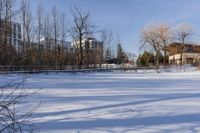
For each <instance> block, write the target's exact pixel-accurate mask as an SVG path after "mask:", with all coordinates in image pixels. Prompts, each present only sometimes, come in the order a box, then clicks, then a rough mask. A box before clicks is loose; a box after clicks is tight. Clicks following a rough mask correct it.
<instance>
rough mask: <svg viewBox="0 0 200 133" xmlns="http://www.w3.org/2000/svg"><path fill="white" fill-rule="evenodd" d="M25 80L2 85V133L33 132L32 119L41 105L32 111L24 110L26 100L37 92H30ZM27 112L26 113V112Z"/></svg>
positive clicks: (0, 89) (0, 111) (0, 109)
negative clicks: (25, 86) (23, 105)
mask: <svg viewBox="0 0 200 133" xmlns="http://www.w3.org/2000/svg"><path fill="white" fill-rule="evenodd" d="M24 83H25V80H24V79H23V80H22V81H14V82H13V83H11V82H8V83H4V84H1V85H0V114H1V115H0V132H1V133H4V132H7V133H18V132H19V133H23V132H33V130H34V126H33V125H32V124H31V122H30V119H29V118H30V117H31V116H32V114H33V113H34V111H35V110H36V109H37V108H38V107H39V105H40V104H38V105H36V106H35V107H33V106H32V107H33V108H30V109H27V110H26V109H23V110H22V103H23V104H24V100H25V98H26V97H27V96H28V95H30V94H34V93H35V92H28V90H27V89H25V88H24V87H23V86H24ZM25 110H26V111H25Z"/></svg>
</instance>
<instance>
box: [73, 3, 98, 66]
mask: <svg viewBox="0 0 200 133" xmlns="http://www.w3.org/2000/svg"><path fill="white" fill-rule="evenodd" d="M72 16H73V24H72V29H71V30H70V33H71V35H72V37H73V39H74V43H75V45H76V48H77V49H78V50H79V54H78V65H79V67H81V66H82V65H83V60H84V47H83V39H84V38H85V37H88V36H91V35H92V34H93V33H94V26H92V25H91V24H90V22H89V16H90V15H89V12H87V13H83V12H82V11H81V9H79V8H78V7H76V6H75V7H74V8H73V9H72Z"/></svg>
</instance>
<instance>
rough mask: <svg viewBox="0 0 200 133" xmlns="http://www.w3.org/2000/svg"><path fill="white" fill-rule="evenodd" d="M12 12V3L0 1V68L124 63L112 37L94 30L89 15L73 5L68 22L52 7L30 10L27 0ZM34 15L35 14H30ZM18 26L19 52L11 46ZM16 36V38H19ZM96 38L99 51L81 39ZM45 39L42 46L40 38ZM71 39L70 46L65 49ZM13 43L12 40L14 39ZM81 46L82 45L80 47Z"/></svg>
mask: <svg viewBox="0 0 200 133" xmlns="http://www.w3.org/2000/svg"><path fill="white" fill-rule="evenodd" d="M17 2H21V3H20V7H19V9H16V6H15V5H16V1H15V0H0V22H1V23H0V29H1V30H0V65H9V66H47V67H52V66H53V67H56V68H58V69H63V68H65V67H66V66H69V65H70V66H74V67H77V68H81V67H91V66H92V67H96V66H97V65H99V66H101V64H102V63H124V62H127V60H128V57H127V55H126V54H125V52H124V51H123V49H122V46H121V44H120V45H118V47H120V48H117V49H118V51H116V50H115V49H114V48H113V43H115V42H114V41H113V34H112V32H111V31H108V30H97V27H96V26H95V25H93V24H92V23H91V22H90V13H89V12H83V11H82V10H81V9H80V8H78V7H77V6H74V7H72V9H71V15H72V20H69V19H68V17H67V16H66V15H65V13H63V12H60V11H59V10H58V9H57V7H56V6H54V7H53V8H52V9H51V11H50V12H48V11H45V10H44V9H45V8H44V7H43V4H42V3H40V4H39V5H38V7H37V9H36V11H32V10H31V9H32V8H31V6H30V1H29V0H20V1H17ZM34 14H35V15H34ZM15 20H17V22H19V23H20V24H21V26H22V29H21V30H22V36H21V37H22V39H21V40H22V41H21V43H20V46H19V49H18V50H16V48H15V47H16V46H14V45H12V44H13V42H12V41H13V39H12V38H13V36H16V34H18V33H13V32H14V31H13V27H12V26H11V25H12V23H13V22H16V21H15ZM19 36H20V35H19ZM95 36H100V38H101V40H100V41H101V42H102V43H103V47H102V48H96V49H92V48H91V47H90V46H89V44H88V45H87V42H86V43H85V42H83V40H84V38H88V37H95ZM42 38H45V39H46V41H45V44H44V43H43V42H41V39H42ZM69 38H71V40H72V42H73V44H74V45H73V47H72V48H70V47H66V44H65V43H66V40H68V39H69ZM14 41H16V40H14ZM84 43H85V44H84Z"/></svg>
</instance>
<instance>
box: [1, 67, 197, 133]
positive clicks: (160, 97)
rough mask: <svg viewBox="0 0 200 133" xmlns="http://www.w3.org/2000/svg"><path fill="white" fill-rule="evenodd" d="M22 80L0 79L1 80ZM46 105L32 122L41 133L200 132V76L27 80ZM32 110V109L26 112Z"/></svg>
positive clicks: (116, 75) (82, 76) (172, 73)
mask: <svg viewBox="0 0 200 133" xmlns="http://www.w3.org/2000/svg"><path fill="white" fill-rule="evenodd" d="M20 78H21V76H20V75H8V76H7V77H1V79H2V81H1V82H3V80H4V81H12V80H13V81H14V80H16V79H18V80H19V79H20ZM26 78H27V79H26V85H25V87H26V88H29V89H30V90H31V91H33V90H37V89H40V90H39V92H38V93H37V94H34V95H31V96H30V97H27V99H26V101H27V102H30V103H31V104H37V103H38V102H42V104H41V106H40V108H39V109H37V110H36V112H35V114H34V115H33V117H32V119H31V121H32V122H33V123H34V125H36V126H37V127H38V130H37V132H40V133H66V132H70V133H94V132H95V133H115V132H116V133H135V132H137V133H163V132H166V133H168V132H175V133H180V132H181V133H184V132H186V133H190V132H191V133H193V132H200V128H199V127H200V112H199V110H200V104H199V101H200V87H199V86H200V72H199V71H196V69H191V70H190V71H185V72H184V71H180V72H177V71H175V69H173V70H172V71H170V72H169V71H167V72H164V71H162V70H161V71H159V73H158V72H156V71H153V70H149V71H138V73H136V72H102V73H76V74H67V73H58V74H55V73H49V74H48V75H45V74H32V75H28V76H27V77H26ZM25 108H27V107H25Z"/></svg>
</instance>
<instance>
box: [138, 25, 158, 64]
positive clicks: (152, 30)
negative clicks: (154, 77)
mask: <svg viewBox="0 0 200 133" xmlns="http://www.w3.org/2000/svg"><path fill="white" fill-rule="evenodd" d="M141 42H142V45H141V47H140V49H142V48H144V47H145V46H148V47H149V48H151V49H152V50H153V51H154V52H155V53H156V66H157V67H159V64H160V63H159V57H160V54H161V43H160V38H159V35H158V34H157V26H156V25H148V26H146V27H145V28H144V29H143V30H142V34H141Z"/></svg>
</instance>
